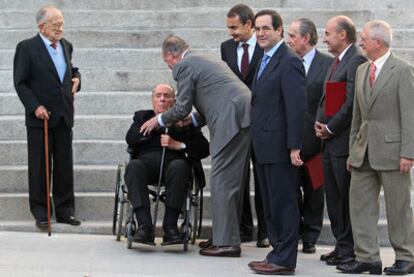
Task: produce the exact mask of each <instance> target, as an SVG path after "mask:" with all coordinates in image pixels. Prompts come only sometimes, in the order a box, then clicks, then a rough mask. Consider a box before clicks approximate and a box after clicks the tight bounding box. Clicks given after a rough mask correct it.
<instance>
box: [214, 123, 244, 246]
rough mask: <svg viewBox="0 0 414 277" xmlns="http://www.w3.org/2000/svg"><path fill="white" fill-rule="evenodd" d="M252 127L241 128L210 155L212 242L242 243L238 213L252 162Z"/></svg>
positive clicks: (224, 243)
mask: <svg viewBox="0 0 414 277" xmlns="http://www.w3.org/2000/svg"><path fill="white" fill-rule="evenodd" d="M249 150H250V128H244V129H241V130H240V131H239V132H238V133H237V134H236V135H235V136H234V137H233V138H232V139H231V141H230V142H229V143H228V144H227V145H226V146H225V147H224V148H223V149H222V150H221V151H220V152H219V153H218V154H216V155H215V156H213V157H212V158H211V176H210V190H211V202H212V203H211V209H212V213H213V218H212V221H213V244H214V245H218V246H229V245H239V244H240V234H239V222H240V216H241V213H240V212H238V210H239V207H240V201H243V200H242V192H243V179H244V178H246V176H245V174H246V168H247V166H246V162H248V161H249Z"/></svg>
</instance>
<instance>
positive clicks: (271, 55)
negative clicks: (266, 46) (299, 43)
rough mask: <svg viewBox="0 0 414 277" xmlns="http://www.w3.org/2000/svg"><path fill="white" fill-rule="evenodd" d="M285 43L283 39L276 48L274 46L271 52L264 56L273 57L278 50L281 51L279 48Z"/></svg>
mask: <svg viewBox="0 0 414 277" xmlns="http://www.w3.org/2000/svg"><path fill="white" fill-rule="evenodd" d="M283 42H284V40H283V39H281V40H280V41H279V42H278V43H276V45H275V46H273V47H272V48H271V49H270V50H269V51H267V52H265V53H264V54H265V55H267V56H269V57H273V55H274V54H275V52H276V50H277V49H279V46H280V45H281V44H282V43H283Z"/></svg>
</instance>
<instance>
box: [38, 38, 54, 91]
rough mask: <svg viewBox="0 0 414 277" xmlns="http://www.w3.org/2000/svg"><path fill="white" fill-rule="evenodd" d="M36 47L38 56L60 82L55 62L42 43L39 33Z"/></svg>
mask: <svg viewBox="0 0 414 277" xmlns="http://www.w3.org/2000/svg"><path fill="white" fill-rule="evenodd" d="M36 42H37V49H38V54H39V56H40V58H41V59H42V60H43V61H44V62H45V63H46V65H47V67H48V68H49V70H50V71H51V72H52V73H53V75H54V76H55V77H56V78H57V80H58V81H59V83H60V79H59V74H58V72H57V70H56V67H55V64H54V63H53V60H52V58H51V57H50V55H49V52H48V51H47V49H46V45H45V44H44V42H43V40H42V38H41V37H40V35H37V41H36Z"/></svg>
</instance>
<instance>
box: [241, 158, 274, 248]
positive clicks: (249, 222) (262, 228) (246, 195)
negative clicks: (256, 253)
mask: <svg viewBox="0 0 414 277" xmlns="http://www.w3.org/2000/svg"><path fill="white" fill-rule="evenodd" d="M251 160H252V162H253V177H254V206H255V209H256V216H257V240H262V239H265V238H267V230H266V223H265V219H264V214H263V203H262V202H263V200H262V190H261V188H260V183H259V178H258V177H257V170H256V166H255V165H254V156H253V151H251ZM246 170H247V174H246V175H247V177H246V179H245V180H243V186H244V190H243V202H242V207H241V212H242V214H241V221H240V236H241V237H242V236H246V237H250V236H251V234H252V232H253V229H254V226H253V216H252V209H251V205H250V175H251V174H250V163H249V162H248V163H247V169H246Z"/></svg>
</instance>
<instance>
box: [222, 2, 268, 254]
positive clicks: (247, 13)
mask: <svg viewBox="0 0 414 277" xmlns="http://www.w3.org/2000/svg"><path fill="white" fill-rule="evenodd" d="M253 21H254V12H253V10H252V9H251V8H250V7H249V6H246V5H244V4H238V5H236V6H234V7H232V8H231V9H230V10H229V12H228V13H227V30H228V32H229V34H230V36H232V37H233V38H232V39H229V40H226V41H225V42H223V43H222V44H221V47H220V49H221V59H222V60H223V61H225V62H226V63H227V65H228V66H229V67H230V69H231V70H232V71H233V72H234V74H236V75H237V77H239V79H240V80H242V81H243V82H244V83H245V84H246V85H247V86H248V87H249V88H250V89H251V86H252V83H253V78H254V74H255V72H256V69H257V66H258V64H259V61H260V59H261V58H262V56H263V49H262V48H260V46H259V44H257V42H256V36H255V34H254V28H253ZM252 160H254V157H252ZM247 173H248V174H247V178H246V179H245V180H244V184H243V186H244V192H243V207H242V209H241V213H242V214H241V221H240V239H241V241H242V242H244V241H250V240H252V233H253V217H252V211H251V208H250V170H248V171H247ZM253 176H254V203H255V208H256V215H257V243H256V245H257V247H269V240H268V239H267V231H266V225H265V221H264V216H263V204H262V196H261V190H260V185H259V180H258V178H257V174H256V170H255V169H254V167H253Z"/></svg>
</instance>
